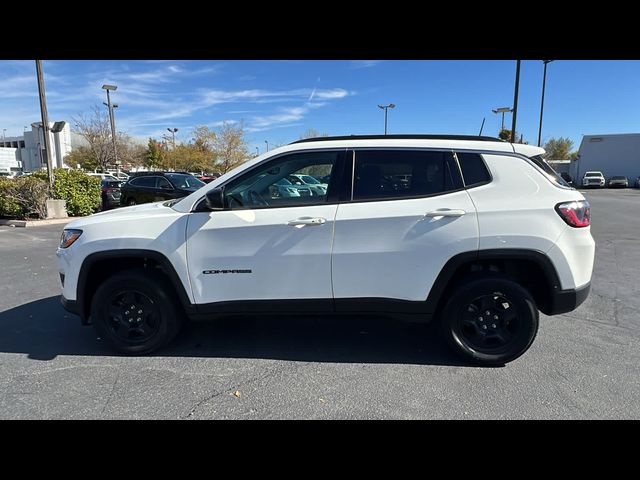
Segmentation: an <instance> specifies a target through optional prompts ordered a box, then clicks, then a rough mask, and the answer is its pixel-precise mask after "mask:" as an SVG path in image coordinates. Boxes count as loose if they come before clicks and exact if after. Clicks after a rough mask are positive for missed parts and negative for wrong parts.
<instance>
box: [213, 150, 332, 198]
mask: <svg viewBox="0 0 640 480" xmlns="http://www.w3.org/2000/svg"><path fill="white" fill-rule="evenodd" d="M338 155H339V152H307V153H295V154H291V155H284V156H282V157H279V158H277V159H275V160H273V161H270V162H268V163H266V164H264V165H260V166H258V167H256V168H254V169H253V170H251V171H250V172H248V173H246V174H245V175H242V176H241V177H239V178H237V179H236V180H233V181H232V182H229V184H228V185H226V186H225V190H224V191H225V204H226V205H227V206H228V207H229V208H230V209H232V210H233V209H247V208H251V209H254V208H269V207H288V206H297V205H320V204H323V203H326V201H327V188H326V186H325V185H306V184H304V183H302V182H301V183H300V184H297V185H296V184H294V183H292V182H291V181H290V180H291V179H292V178H294V179H295V178H296V177H294V175H297V176H299V175H312V176H314V177H316V176H320V177H322V176H326V177H328V178H331V176H332V175H333V171H334V166H335V164H336V161H337V159H338ZM327 183H328V182H327Z"/></svg>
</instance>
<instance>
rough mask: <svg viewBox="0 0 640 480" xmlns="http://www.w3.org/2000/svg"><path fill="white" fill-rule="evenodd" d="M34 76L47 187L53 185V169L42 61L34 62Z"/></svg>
mask: <svg viewBox="0 0 640 480" xmlns="http://www.w3.org/2000/svg"><path fill="white" fill-rule="evenodd" d="M36 75H37V77H38V94H39V97H40V116H41V117H42V133H43V134H44V148H45V155H46V157H47V176H48V177H49V185H53V167H52V165H51V139H50V138H49V114H48V113H47V97H46V95H45V91H44V76H43V74H42V60H36Z"/></svg>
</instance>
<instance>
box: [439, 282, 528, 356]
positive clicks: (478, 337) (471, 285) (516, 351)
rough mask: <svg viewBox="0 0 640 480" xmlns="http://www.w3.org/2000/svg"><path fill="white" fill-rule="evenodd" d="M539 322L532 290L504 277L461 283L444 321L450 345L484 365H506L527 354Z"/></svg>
mask: <svg viewBox="0 0 640 480" xmlns="http://www.w3.org/2000/svg"><path fill="white" fill-rule="evenodd" d="M487 312H489V314H488V315H487ZM538 322H539V321H538V308H537V305H536V302H535V300H534V299H533V297H532V296H531V294H530V293H529V291H528V290H526V289H525V288H523V287H522V286H521V285H519V284H518V283H516V282H514V281H512V280H510V279H507V278H504V277H486V278H476V279H473V280H470V281H468V282H466V283H464V284H461V285H460V286H459V287H458V288H457V289H456V290H455V291H454V292H453V294H452V295H451V297H450V298H449V299H448V301H447V303H446V304H445V306H444V308H443V309H442V314H441V318H440V326H441V331H442V334H443V335H444V339H445V341H446V342H447V344H448V345H449V346H450V347H451V348H452V349H453V350H454V351H455V352H456V353H457V354H459V355H461V356H462V357H464V358H465V359H467V360H470V361H471V362H473V363H475V364H478V365H484V366H500V365H504V364H505V363H508V362H510V361H512V360H515V359H516V358H518V357H519V356H520V355H522V354H523V353H524V352H526V351H527V350H528V349H529V347H530V346H531V344H532V343H533V340H534V339H535V337H536V334H537V332H538Z"/></svg>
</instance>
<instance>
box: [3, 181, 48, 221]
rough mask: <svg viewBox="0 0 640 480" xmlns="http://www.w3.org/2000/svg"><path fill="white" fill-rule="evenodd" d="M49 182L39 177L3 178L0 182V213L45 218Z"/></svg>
mask: <svg viewBox="0 0 640 480" xmlns="http://www.w3.org/2000/svg"><path fill="white" fill-rule="evenodd" d="M48 196H49V184H48V182H47V181H46V180H42V179H40V178H37V177H32V176H25V177H18V178H16V179H13V180H10V179H2V181H1V182H0V215H3V216H10V217H19V218H26V217H37V218H44V217H45V216H46V214H47V210H46V201H47V197H48Z"/></svg>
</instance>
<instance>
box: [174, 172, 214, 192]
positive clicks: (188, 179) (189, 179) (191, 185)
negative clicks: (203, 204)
mask: <svg viewBox="0 0 640 480" xmlns="http://www.w3.org/2000/svg"><path fill="white" fill-rule="evenodd" d="M165 177H167V178H168V179H169V180H171V183H173V185H174V186H175V187H176V188H184V189H186V190H197V189H198V188H200V187H202V186H203V185H206V184H205V183H204V182H202V181H200V180H198V179H197V178H196V177H194V176H193V175H185V174H184V173H165Z"/></svg>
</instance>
